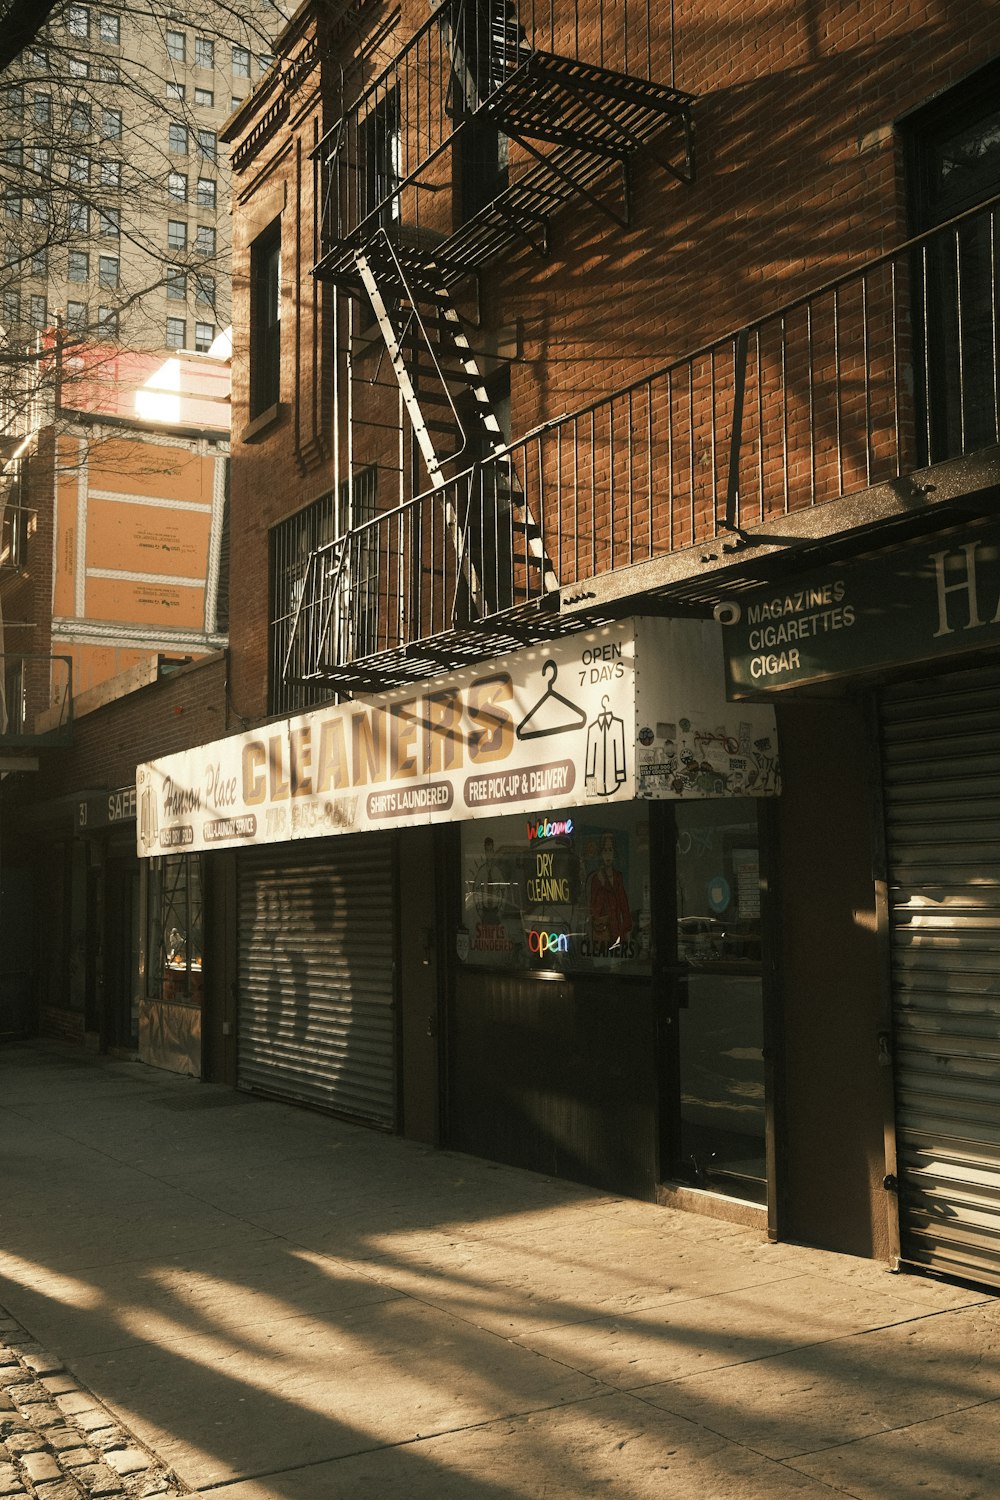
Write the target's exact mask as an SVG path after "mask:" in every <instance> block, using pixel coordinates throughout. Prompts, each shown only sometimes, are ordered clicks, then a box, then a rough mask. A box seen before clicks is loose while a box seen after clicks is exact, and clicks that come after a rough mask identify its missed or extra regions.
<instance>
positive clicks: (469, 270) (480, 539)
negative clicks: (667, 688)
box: [284, 0, 694, 689]
mask: <svg viewBox="0 0 1000 1500" xmlns="http://www.w3.org/2000/svg"><path fill="white" fill-rule="evenodd" d="M567 11H568V15H567V16H566V17H565V18H563V29H560V28H559V26H558V25H557V23H556V21H555V20H554V16H555V8H554V7H552V6H547V7H545V10H544V19H542V18H541V15H540V13H536V8H535V3H534V0H440V3H439V4H437V5H436V6H435V9H434V11H433V14H432V16H431V17H430V19H429V20H428V21H427V22H426V24H425V25H424V26H423V27H422V28H421V29H420V30H419V31H418V32H417V33H416V34H415V35H414V36H413V37H412V38H411V39H410V41H409V42H408V43H407V44H406V46H405V47H404V48H403V49H402V50H401V51H400V52H398V53H397V54H396V56H395V57H394V59H393V61H392V62H391V63H390V65H389V66H388V67H387V68H385V69H384V70H383V71H382V72H381V73H380V74H379V75H378V76H377V77H376V78H375V79H374V80H373V81H370V82H368V83H367V84H366V85H365V86H364V87H362V88H361V89H360V91H359V92H357V93H356V94H355V96H354V98H353V102H350V103H348V102H347V101H348V99H349V98H350V94H351V90H350V85H349V83H346V82H345V93H344V102H345V106H346V107H344V109H343V112H342V114H341V117H340V119H339V121H338V124H337V125H336V126H335V128H334V129H333V130H332V131H331V132H330V134H329V135H328V136H327V137H326V138H325V139H324V140H323V141H322V142H321V143H320V146H319V147H318V148H317V155H318V157H319V161H320V169H321V174H322V184H323V191H324V209H323V240H322V254H321V258H320V260H319V262H318V263H317V265H316V266H315V268H314V274H315V275H317V276H318V277H321V278H324V279H326V280H329V281H331V282H332V283H334V284H335V285H336V286H337V287H338V289H340V290H342V291H344V292H347V293H351V294H355V295H357V296H359V297H361V298H362V299H367V303H368V304H370V308H371V315H372V316H373V318H374V322H375V324H376V325H377V329H378V334H379V336H380V339H381V341H382V343H383V344H384V354H383V359H385V358H387V359H388V361H389V363H390V365H391V369H392V372H393V374H394V376H395V380H396V382H398V387H399V399H400V401H401V403H402V407H403V408H404V409H405V412H406V414H407V417H408V419H409V422H410V424H411V426H412V432H413V442H414V444H415V448H416V450H417V452H418V453H419V459H420V461H421V463H422V466H423V468H424V470H425V471H426V476H427V481H428V483H429V486H430V487H431V488H432V490H433V491H434V492H435V493H436V494H437V495H438V497H439V505H438V506H437V514H436V516H435V517H434V523H433V526H432V527H430V528H428V526H427V524H426V522H425V523H424V524H423V526H422V530H421V534H420V535H414V534H413V532H412V529H411V530H410V531H409V532H407V533H406V534H405V535H404V534H403V531H402V530H401V531H400V533H399V535H398V538H397V539H396V540H397V542H398V545H397V546H396V547H395V548H393V547H391V546H390V547H388V551H389V552H393V551H395V552H396V553H397V554H398V557H397V559H396V561H395V562H394V561H393V559H392V558H391V557H390V556H388V555H383V556H381V557H380V558H379V559H377V570H376V571H377V575H378V583H377V585H376V587H375V589H374V592H373V591H372V590H371V588H368V587H366V585H365V583H364V579H365V578H368V577H370V576H371V575H372V556H371V554H372V551H373V549H381V551H382V553H383V554H384V553H386V550H387V541H386V536H387V533H386V528H385V526H384V525H383V526H381V527H380V528H379V529H378V530H377V532H376V531H375V530H374V529H373V528H372V526H371V523H370V522H369V523H368V525H367V526H366V525H361V526H354V527H349V528H348V529H347V530H345V532H344V534H343V535H342V536H340V537H339V538H337V539H336V540H335V541H333V542H329V543H327V544H325V545H324V546H322V547H320V548H317V549H316V550H315V551H314V552H313V553H312V555H311V556H310V558H309V560H308V565H307V567H306V570H305V574H304V579H303V584H302V588H301V592H300V595H299V600H298V607H297V610H296V613H295V619H294V623H293V627H292V631H291V638H290V642H289V647H288V651H287V654H286V657H285V668H284V670H285V676H286V680H293V679H294V680H296V681H301V682H312V683H317V682H326V683H330V684H331V685H337V686H341V687H343V688H347V689H349V688H352V687H364V686H369V687H374V686H382V685H384V684H385V683H386V682H388V681H391V680H393V679H394V672H393V660H394V658H398V657H399V656H400V654H401V653H404V654H405V652H406V651H407V647H406V644H405V642H406V638H407V630H406V627H405V619H404V623H403V625H402V626H401V628H400V629H399V631H398V632H397V633H396V634H395V636H394V632H393V629H392V627H391V621H389V624H388V628H387V620H388V617H389V616H390V615H391V614H392V612H393V611H394V610H395V611H396V612H397V614H399V615H400V616H402V617H405V615H406V613H407V610H408V609H409V608H410V607H411V604H412V605H413V607H414V609H418V608H419V610H420V612H421V613H422V614H426V613H427V610H426V604H425V603H424V604H421V603H420V601H418V600H416V599H415V597H414V595H415V593H416V594H420V593H421V592H422V593H423V594H424V595H426V593H427V591H428V590H430V589H436V590H437V591H438V592H439V593H440V594H441V595H442V596H445V595H446V596H447V603H446V607H445V609H444V613H443V615H442V614H441V613H440V612H439V613H438V614H437V616H436V617H437V618H439V619H440V620H441V624H442V629H441V631H440V638H439V640H438V642H437V643H436V646H435V643H434V642H432V641H427V640H426V639H425V641H424V642H423V645H422V656H423V658H424V659H425V660H426V661H427V662H428V663H434V662H435V661H436V662H437V664H438V665H440V664H441V663H445V664H447V665H457V664H459V663H460V661H461V660H463V659H464V658H466V657H470V658H474V657H475V656H479V655H482V654H483V648H482V642H483V639H484V630H483V628H482V626H483V624H484V623H486V622H489V623H490V625H491V628H492V630H493V635H492V637H491V639H492V641H493V642H494V649H496V648H497V647H496V644H495V643H496V641H497V640H498V639H502V640H503V641H504V642H505V643H509V641H510V640H514V641H516V640H518V639H525V638H530V632H529V636H528V637H526V636H525V635H524V633H523V628H522V633H521V634H520V635H518V633H517V629H518V627H517V620H518V616H519V614H520V616H521V618H522V621H523V620H524V619H525V618H528V617H532V618H535V621H536V623H535V631H536V634H537V629H538V622H537V616H538V615H539V613H540V606H541V607H542V612H543V611H544V605H545V602H546V600H547V599H548V600H551V601H553V602H554V600H555V599H556V597H557V592H558V589H559V586H560V580H559V576H558V567H557V564H556V561H555V560H554V558H553V556H552V555H551V553H552V550H553V549H552V548H551V547H550V543H549V540H548V538H547V537H546V535H545V533H544V530H543V527H542V525H541V524H540V517H539V516H538V515H536V514H535V513H534V511H533V506H532V500H531V494H530V484H529V483H528V482H527V476H526V475H525V474H523V473H521V472H519V466H518V465H517V464H516V463H515V462H514V461H513V460H512V459H511V458H510V457H509V455H508V451H507V442H508V439H507V435H506V434H505V433H504V430H503V421H502V414H501V412H500V410H499V409H498V407H497V403H496V400H495V397H494V395H493V394H492V392H491V388H490V380H489V379H488V375H487V369H486V367H485V365H484V361H483V357H482V352H481V350H480V349H479V348H478V347H477V334H478V333H479V332H480V324H479V309H480V301H481V299H480V291H481V284H480V283H481V276H482V273H483V272H484V271H485V270H487V269H488V268H489V267H491V266H495V265H496V264H497V263H498V262H500V261H501V260H503V259H504V258H505V257H509V256H511V255H512V254H514V253H518V252H520V251H522V250H523V249H524V247H525V246H527V247H529V248H530V250H531V251H532V252H535V253H537V254H538V255H541V256H545V255H547V254H548V251H549V243H550V226H551V225H552V223H553V221H554V220H555V219H556V218H557V216H559V215H561V214H564V213H565V212H566V210H567V209H569V208H571V207H573V206H574V205H580V204H581V203H582V204H585V205H588V206H589V208H591V209H593V210H595V211H597V212H599V213H601V214H603V215H605V216H606V217H607V218H608V219H609V220H610V221H611V222H612V223H613V224H615V225H617V226H621V227H625V226H626V225H627V224H628V223H629V219H630V213H631V206H632V178H633V164H634V162H635V160H636V158H637V157H638V156H639V155H640V154H642V155H643V156H645V157H647V158H648V159H649V160H651V161H653V162H654V163H656V164H658V165H659V167H660V168H662V170H663V172H664V173H666V174H667V175H669V176H670V177H672V178H675V179H678V180H680V181H681V182H690V181H691V180H692V178H693V171H694V163H693V144H692V122H691V110H692V103H693V99H692V96H691V95H689V94H686V93H684V92H683V91H681V90H680V89H678V88H677V87H676V86H675V84H674V83H673V82H670V83H663V82H657V81H655V80H654V79H653V78H652V77H651V76H650V59H651V56H652V47H651V39H652V29H653V12H654V8H653V6H652V0H618V3H615V4H612V3H611V0H595V3H594V4H593V5H591V6H590V7H589V8H588V12H589V13H588V17H587V28H588V39H589V46H585V45H584V42H583V40H582V39H581V36H580V30H579V15H578V14H576V13H574V12H573V11H572V10H571V9H570V8H568V7H567ZM578 11H579V7H577V8H576V12H578ZM640 12H641V13H640ZM670 47H671V51H672V37H671V38H670ZM588 50H589V51H590V52H591V54H593V53H595V52H596V58H595V57H594V56H593V55H591V56H589V57H588V56H587V55H585V54H586V52H587V51H588ZM455 183H458V184H459V188H458V191H457V193H456V194H455V195H454V196H456V197H457V198H458V200H459V208H458V211H457V212H455V213H453V212H452V207H451V204H452V198H453V193H452V188H453V186H454V184H455ZM484 464H485V465H486V467H485V468H483V465H484ZM462 474H471V475H472V476H474V481H470V482H468V483H466V484H464V485H463V484H460V483H458V482H457V476H459V475H462ZM383 519H384V518H383ZM428 530H431V531H433V536H429V535H428ZM404 554H405V555H404ZM407 556H408V557H409V564H408V563H407ZM416 563H419V566H417V565H416ZM404 575H405V576H404ZM373 611H375V612H377V613H378V615H379V620H378V624H377V627H376V628H375V629H372V628H371V627H370V623H369V622H370V621H371V618H372V612H373ZM501 624H502V625H503V627H504V629H503V630H498V629H497V627H498V626H499V625H501ZM477 626H478V629H477ZM504 631H506V634H504ZM512 632H513V633H512ZM463 642H464V643H465V644H464V645H463ZM499 649H503V646H501V647H499ZM410 650H411V653H412V646H411V647H410ZM431 669H432V670H433V667H431ZM410 670H411V671H412V663H411V667H410ZM407 675H409V673H407Z"/></svg>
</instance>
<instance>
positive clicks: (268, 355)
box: [250, 219, 281, 417]
mask: <svg viewBox="0 0 1000 1500" xmlns="http://www.w3.org/2000/svg"><path fill="white" fill-rule="evenodd" d="M280 391H281V220H280V219H275V221H274V223H273V224H271V225H270V226H269V227H268V228H267V229H265V230H264V233H263V234H261V235H259V236H258V237H257V239H256V240H254V242H253V244H252V245H251V246H250V416H251V417H257V416H260V414H261V412H265V411H267V410H269V408H270V407H272V406H277V404H278V399H279V395H280Z"/></svg>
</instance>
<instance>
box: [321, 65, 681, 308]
mask: <svg viewBox="0 0 1000 1500" xmlns="http://www.w3.org/2000/svg"><path fill="white" fill-rule="evenodd" d="M694 102H695V96H694V95H693V94H689V93H686V92H684V91H683V90H681V89H678V88H675V87H673V86H672V85H670V84H665V83H657V82H654V81H652V80H650V79H646V78H639V77H634V76H632V75H630V74H626V73H618V72H615V71H613V70H612V69H609V68H604V67H599V66H597V65H596V64H593V63H588V62H581V61H579V60H578V59H575V58H570V57H562V56H559V55H558V54H556V53H552V52H542V51H532V52H529V53H527V54H526V55H525V58H524V61H523V62H521V63H520V65H519V66H518V67H517V68H516V69H515V70H514V71H513V72H511V73H510V74H509V75H508V76H507V77H506V78H505V79H504V81H503V82H502V83H501V84H500V85H499V87H497V88H496V89H494V90H493V92H492V93H490V94H489V96H488V97H487V98H486V99H485V100H484V102H483V103H482V104H480V105H479V107H478V108H477V109H476V110H475V111H474V112H472V113H470V114H468V115H465V116H457V117H456V126H455V131H454V135H453V137H452V138H453V139H457V138H459V137H460V135H461V130H462V125H463V123H466V122H471V121H472V120H488V121H489V122H490V123H491V124H493V125H494V126H495V128H496V129H497V130H498V131H500V132H501V133H502V134H504V135H506V136H509V137H510V138H511V139H513V140H515V141H517V142H518V143H519V144H520V145H521V147H522V148H523V152H524V157H525V159H524V160H522V161H521V162H519V163H518V164H517V166H516V167H515V168H514V170H513V171H512V173H511V181H510V182H509V184H508V185H507V186H506V187H505V188H503V189H502V190H501V191H500V192H499V193H498V194H497V196H496V197H495V198H494V199H492V201H491V202H490V203H488V204H487V205H486V206H485V207H484V208H482V209H480V210H479V212H478V213H477V214H476V215H475V216H474V217H473V218H472V219H470V220H469V221H468V222H467V223H465V224H463V225H461V226H460V227H459V228H458V229H456V230H455V231H454V232H453V233H452V234H450V235H445V236H442V235H440V234H437V235H433V236H432V235H429V234H428V233H427V232H426V231H421V230H419V229H416V228H414V227H413V226H411V225H409V224H407V223H405V222H401V221H400V220H391V221H387V220H386V219H385V217H384V205H383V207H382V209H380V210H379V214H378V215H376V214H374V213H373V214H371V215H369V216H368V218H367V219H364V220H363V221H362V222H361V223H360V224H359V225H357V226H356V227H355V228H354V229H353V231H351V232H349V233H347V234H344V235H343V236H342V237H341V238H338V239H337V240H336V241H335V242H334V243H333V244H332V245H330V246H329V248H328V249H327V250H326V253H325V254H324V255H322V256H321V258H320V259H319V260H318V261H317V263H316V265H315V266H314V268H313V275H314V276H316V277H318V278H320V279H321V280H329V281H333V282H337V283H339V284H340V285H342V286H345V287H347V288H349V289H353V290H357V289H358V288H359V287H360V285H361V281H360V277H359V274H358V267H357V253H358V251H359V250H362V249H363V247H364V246H365V245H366V244H367V243H368V242H369V241H370V240H371V238H372V236H373V235H374V234H375V233H377V231H378V230H379V228H380V227H382V228H385V229H386V231H387V232H388V233H390V234H391V236H392V238H393V239H394V240H395V241H396V242H397V243H398V244H399V246H400V248H401V250H403V251H404V252H409V253H421V252H422V253H423V254H425V255H427V256H429V257H433V259H434V261H435V263H436V266H437V268H438V271H439V272H443V273H444V274H445V276H446V278H447V284H448V285H454V284H456V283H457V282H459V281H460V280H461V279H462V278H463V277H465V276H468V275H470V274H473V273H475V272H476V271H479V270H481V269H482V268H484V267H486V266H488V265H490V264H491V263H493V262H495V261H496V260H498V259H499V258H500V257H501V256H502V255H504V254H506V253H507V252H508V251H509V250H510V249H511V248H512V247H513V246H516V245H521V244H524V243H528V244H529V245H531V246H533V247H534V248H535V249H536V250H538V251H539V252H541V253H545V252H546V251H547V250H548V226H549V224H550V222H551V221H552V220H553V219H554V218H555V217H556V216H557V215H558V214H560V213H561V212H562V211H563V210H564V209H566V208H567V207H568V206H569V205H571V204H572V203H574V202H576V201H578V200H579V199H580V198H581V197H582V198H586V199H589V200H590V201H591V203H592V204H595V205H597V206H607V205H606V204H605V203H603V202H602V189H603V188H604V185H605V184H606V182H607V179H608V177H609V173H611V172H612V171H614V170H615V169H616V168H621V169H622V170H623V171H624V172H625V173H626V174H627V173H628V169H629V164H630V162H631V161H632V159H633V158H634V157H636V156H638V155H640V154H641V153H647V154H648V155H650V156H651V157H652V158H653V159H654V160H656V161H657V162H658V163H659V164H660V166H662V167H663V168H664V170H665V171H667V172H669V173H670V174H671V175H672V176H674V177H676V178H678V179H680V180H682V181H691V180H692V178H693V171H694V168H693V150H692V139H691V118H692V107H693V105H694ZM671 125H673V126H674V127H675V128H676V129H679V131H680V133H681V135H682V147H681V150H680V158H679V160H672V159H670V158H669V157H663V156H661V155H660V153H659V150H658V149H656V146H655V144H654V143H656V141H657V138H658V137H659V136H660V135H661V134H662V133H663V131H664V130H665V129H666V128H667V127H668V126H671ZM676 129H675V133H676ZM671 144H672V145H673V146H674V147H675V150H674V152H673V155H675V156H676V154H677V153H676V141H673V142H672V143H671ZM426 165H427V163H426V162H421V163H420V164H419V165H418V166H417V168H416V169H415V170H414V171H413V172H412V173H411V174H410V177H409V178H408V179H406V180H404V181H403V182H401V183H400V185H399V191H400V192H402V191H403V190H404V189H405V188H406V187H407V185H411V186H413V187H415V188H416V189H417V190H418V191H419V188H420V173H421V172H422V170H423V169H424V167H425V166H426ZM627 194H628V185H627V176H626V196H627ZM609 211H611V212H612V216H613V217H619V216H618V215H617V214H615V212H614V211H613V210H609ZM627 217H628V205H627V203H626V207H625V215H624V217H621V218H620V220H619V221H620V222H621V223H625V222H626V221H627Z"/></svg>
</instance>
